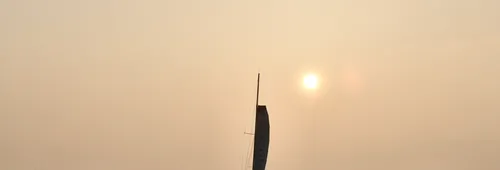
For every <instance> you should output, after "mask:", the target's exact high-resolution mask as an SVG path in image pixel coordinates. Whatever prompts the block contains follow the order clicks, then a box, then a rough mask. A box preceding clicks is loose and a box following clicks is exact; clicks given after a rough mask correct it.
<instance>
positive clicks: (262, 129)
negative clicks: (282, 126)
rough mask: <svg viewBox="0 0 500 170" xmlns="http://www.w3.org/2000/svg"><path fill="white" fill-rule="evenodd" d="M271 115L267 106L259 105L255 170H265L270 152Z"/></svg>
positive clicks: (256, 122) (255, 136)
mask: <svg viewBox="0 0 500 170" xmlns="http://www.w3.org/2000/svg"><path fill="white" fill-rule="evenodd" d="M269 128H270V126H269V114H268V113H267V107H266V106H265V105H258V106H257V111H256V118H255V132H254V153H253V166H252V167H253V170H265V169H266V163H267V153H268V150H269V134H270V131H269Z"/></svg>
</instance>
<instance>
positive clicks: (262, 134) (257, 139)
mask: <svg viewBox="0 0 500 170" xmlns="http://www.w3.org/2000/svg"><path fill="white" fill-rule="evenodd" d="M259 85H260V73H259V74H258V76H257V101H256V109H255V126H254V127H255V131H254V133H247V132H245V134H250V135H253V160H252V162H253V163H252V170H265V169H266V164H267V156H268V152H269V139H270V138H269V136H270V123H269V114H268V112H267V106H266V105H259ZM247 163H248V162H247ZM246 168H248V166H245V169H246Z"/></svg>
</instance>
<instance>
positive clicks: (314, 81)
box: [304, 74, 318, 89]
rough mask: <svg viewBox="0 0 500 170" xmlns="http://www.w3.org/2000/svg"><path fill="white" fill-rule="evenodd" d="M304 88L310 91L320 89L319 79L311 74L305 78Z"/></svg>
mask: <svg viewBox="0 0 500 170" xmlns="http://www.w3.org/2000/svg"><path fill="white" fill-rule="evenodd" d="M304 87H305V88H308V89H316V88H317V87H318V77H317V76H316V75H314V74H309V75H306V76H305V77H304Z"/></svg>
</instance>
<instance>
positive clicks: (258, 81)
mask: <svg viewBox="0 0 500 170" xmlns="http://www.w3.org/2000/svg"><path fill="white" fill-rule="evenodd" d="M259 87H260V73H259V74H258V75H257V101H256V102H255V107H258V106H259V89H260V88H259Z"/></svg>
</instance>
